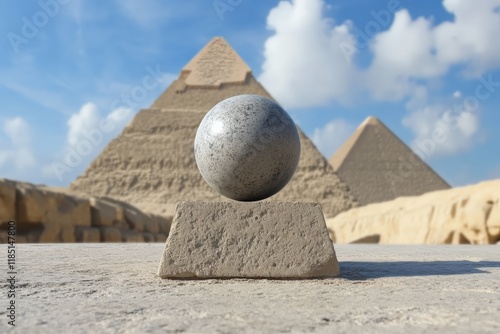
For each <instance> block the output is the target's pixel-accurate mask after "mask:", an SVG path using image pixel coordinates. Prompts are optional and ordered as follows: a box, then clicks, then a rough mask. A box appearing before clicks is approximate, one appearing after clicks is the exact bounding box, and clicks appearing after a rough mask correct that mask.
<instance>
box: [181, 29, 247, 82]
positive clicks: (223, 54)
mask: <svg viewBox="0 0 500 334" xmlns="http://www.w3.org/2000/svg"><path fill="white" fill-rule="evenodd" d="M249 73H251V69H250V67H249V66H248V65H247V64H246V63H245V61H244V60H243V59H242V58H241V57H240V56H239V55H238V53H236V51H234V49H233V48H232V47H231V46H230V45H229V43H228V42H227V41H226V40H225V39H224V38H223V37H220V36H216V37H214V38H212V39H211V40H210V42H208V44H207V45H205V47H203V49H201V50H200V52H198V54H197V55H196V56H194V58H193V59H191V61H189V63H188V64H187V65H186V66H184V68H183V69H182V74H183V75H184V76H185V83H186V85H187V86H198V87H199V86H202V87H213V86H215V87H217V86H220V85H221V84H224V83H243V82H245V80H246V78H247V75H248V74H249Z"/></svg>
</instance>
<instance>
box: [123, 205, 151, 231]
mask: <svg viewBox="0 0 500 334" xmlns="http://www.w3.org/2000/svg"><path fill="white" fill-rule="evenodd" d="M125 219H126V221H127V223H128V226H129V227H130V229H131V230H134V231H137V232H143V231H144V225H145V222H146V221H147V220H149V219H151V218H150V217H148V216H147V215H146V214H144V213H142V211H139V210H138V209H132V208H126V209H125Z"/></svg>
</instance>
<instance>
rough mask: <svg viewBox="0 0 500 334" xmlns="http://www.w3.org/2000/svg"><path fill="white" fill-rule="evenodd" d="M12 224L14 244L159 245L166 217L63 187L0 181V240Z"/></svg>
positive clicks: (3, 240)
mask: <svg viewBox="0 0 500 334" xmlns="http://www.w3.org/2000/svg"><path fill="white" fill-rule="evenodd" d="M10 220H14V221H15V222H16V227H17V228H16V230H17V235H16V242H18V243H25V242H27V243H36V242H47V243H56V242H165V240H166V238H167V236H168V232H169V230H170V224H171V222H172V217H164V216H159V215H155V214H150V213H145V212H142V211H140V210H139V209H137V208H135V207H133V206H132V205H129V204H127V203H125V202H120V201H117V200H113V199H110V198H97V197H88V196H86V195H83V194H79V193H76V192H71V191H69V190H67V189H55V188H50V187H46V186H36V185H33V184H30V183H24V182H15V181H10V180H5V179H0V242H1V243H6V242H7V234H6V233H5V232H6V230H7V223H8V221H10Z"/></svg>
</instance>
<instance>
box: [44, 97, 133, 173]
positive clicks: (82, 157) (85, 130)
mask: <svg viewBox="0 0 500 334" xmlns="http://www.w3.org/2000/svg"><path fill="white" fill-rule="evenodd" d="M132 116H133V111H132V109H130V108H118V109H115V110H112V111H111V112H109V113H108V114H107V115H106V116H102V115H101V113H100V112H99V110H98V108H97V106H96V105H95V104H93V103H91V102H89V103H86V104H84V105H83V106H82V107H81V108H80V110H79V111H78V112H77V113H75V114H73V115H72V116H71V117H70V118H69V120H68V123H67V124H68V134H67V143H66V145H65V147H64V148H63V150H62V151H61V152H60V153H59V154H58V156H57V158H56V159H55V161H53V162H52V163H50V164H49V165H46V166H44V167H43V168H42V174H43V175H44V176H45V177H48V178H57V179H58V180H59V182H62V181H66V182H68V181H71V180H72V179H74V178H75V177H76V176H78V175H79V174H80V173H81V172H82V171H83V170H84V169H85V168H86V167H87V166H88V164H89V163H90V162H91V161H92V160H93V159H95V157H96V156H97V155H98V154H99V153H100V152H101V151H102V149H103V148H104V147H105V146H106V145H107V144H108V143H109V141H111V140H112V139H113V138H115V137H116V136H117V135H118V134H119V133H120V132H121V131H122V130H123V128H124V127H125V126H126V125H127V124H128V122H129V121H130V120H131V119H132Z"/></svg>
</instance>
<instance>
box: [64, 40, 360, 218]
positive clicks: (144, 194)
mask: <svg viewBox="0 0 500 334" xmlns="http://www.w3.org/2000/svg"><path fill="white" fill-rule="evenodd" d="M239 94H257V95H261V96H264V97H267V98H270V99H272V97H271V96H270V94H269V93H268V92H266V90H265V89H264V88H263V87H262V86H261V85H260V84H259V83H258V82H257V80H255V78H254V76H253V75H252V71H251V70H250V68H249V67H248V65H247V64H245V62H244V61H243V60H242V59H241V58H240V57H239V56H238V54H237V53H236V52H235V51H234V50H233V49H232V48H231V47H230V46H229V45H228V44H227V42H226V41H225V40H224V39H223V38H221V37H216V38H214V39H212V40H211V41H210V42H209V43H208V45H206V46H205V47H204V48H203V49H202V50H201V51H200V52H199V53H198V54H197V55H196V56H195V57H194V58H193V59H192V60H191V61H190V62H189V63H188V64H187V65H186V66H185V67H184V68H183V69H182V71H181V73H180V75H179V78H178V79H177V80H175V81H174V82H173V83H172V84H171V85H170V87H168V88H167V89H166V90H165V92H164V93H163V94H162V95H161V96H160V97H159V98H158V99H157V100H156V101H155V102H154V103H153V105H152V106H151V108H150V109H144V110H141V111H140V112H139V113H138V114H137V115H136V116H135V118H134V119H133V121H132V122H131V123H130V124H129V125H128V126H127V127H126V128H125V129H124V130H123V132H122V133H121V134H120V135H119V136H118V137H117V138H115V139H114V140H113V141H111V142H110V143H109V144H108V146H107V147H106V148H105V149H104V150H103V152H102V153H101V154H100V155H99V156H98V157H97V158H96V159H95V160H94V161H93V162H92V163H91V165H90V166H89V167H88V168H87V170H86V171H85V172H84V173H83V174H82V175H80V176H79V177H78V178H77V179H76V180H75V181H74V182H73V183H72V184H71V186H70V187H71V188H72V189H74V190H78V191H82V192H85V193H89V194H92V195H99V196H108V197H113V198H116V199H119V200H124V201H127V202H129V203H131V204H134V205H136V206H137V207H139V208H140V209H142V210H145V211H150V212H153V213H157V214H165V213H171V212H172V210H173V207H174V205H175V203H176V202H177V201H180V200H226V199H224V198H223V197H222V196H220V195H218V194H217V193H216V192H214V191H213V190H212V189H211V188H210V187H209V186H208V185H207V184H206V182H205V181H204V180H203V179H202V177H201V175H200V173H199V172H198V169H197V167H196V164H195V160H194V149H193V147H194V137H195V134H196V130H197V128H198V125H199V123H200V122H201V120H202V118H203V116H204V115H205V113H206V112H208V111H209V110H210V109H211V108H212V107H213V106H214V105H215V104H217V103H218V102H220V101H222V100H223V99H225V98H228V97H231V96H234V95H239ZM299 134H300V139H301V146H302V151H301V160H300V162H299V166H298V168H297V171H296V173H295V175H294V177H293V178H292V180H291V181H290V183H289V184H288V185H287V186H286V187H285V188H284V189H283V190H282V191H281V192H280V193H278V194H277V195H275V196H273V197H272V198H271V199H270V200H280V201H317V202H319V203H321V205H322V207H323V211H324V213H325V215H326V216H335V215H336V214H338V213H340V212H342V211H345V210H348V209H349V208H351V207H352V206H356V205H357V203H356V201H355V199H354V198H353V196H352V195H351V193H350V191H349V189H348V188H347V186H346V185H345V184H344V183H342V182H341V181H340V179H339V178H338V177H337V175H336V174H335V172H334V171H333V168H332V167H331V165H330V164H329V163H328V161H327V160H326V159H325V158H324V157H323V156H322V155H321V154H320V153H319V151H318V150H317V149H316V147H315V146H314V145H313V144H312V142H311V141H310V140H309V139H308V138H307V137H306V136H305V135H304V134H303V133H302V131H300V130H299Z"/></svg>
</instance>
